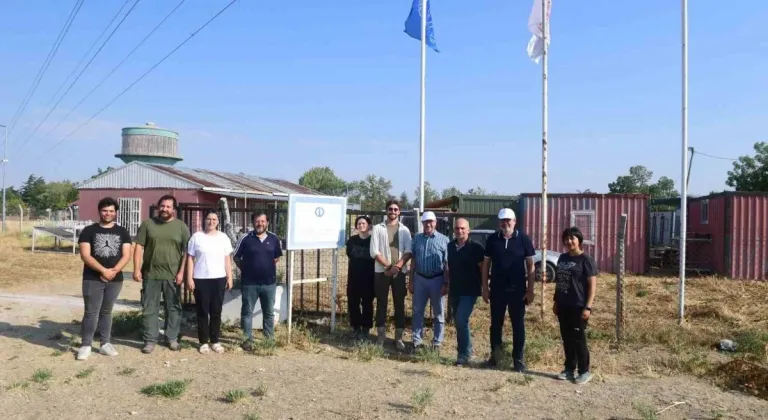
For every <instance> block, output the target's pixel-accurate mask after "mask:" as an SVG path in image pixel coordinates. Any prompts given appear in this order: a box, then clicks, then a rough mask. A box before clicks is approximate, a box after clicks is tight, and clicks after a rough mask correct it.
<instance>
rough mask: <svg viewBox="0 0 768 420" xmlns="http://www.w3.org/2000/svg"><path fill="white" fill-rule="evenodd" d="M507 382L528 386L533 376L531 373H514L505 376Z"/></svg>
mask: <svg viewBox="0 0 768 420" xmlns="http://www.w3.org/2000/svg"><path fill="white" fill-rule="evenodd" d="M507 382H509V383H511V384H513V385H520V386H529V385H531V382H533V376H531V375H515V376H510V377H509V378H507Z"/></svg>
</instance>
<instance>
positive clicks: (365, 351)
mask: <svg viewBox="0 0 768 420" xmlns="http://www.w3.org/2000/svg"><path fill="white" fill-rule="evenodd" d="M352 356H353V358H354V359H355V360H359V361H361V362H370V361H371V360H373V359H380V358H384V357H386V353H385V352H384V347H382V346H379V345H377V344H374V343H371V342H368V341H363V342H358V343H356V344H355V347H354V348H353V349H352Z"/></svg>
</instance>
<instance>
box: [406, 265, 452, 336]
mask: <svg viewBox="0 0 768 420" xmlns="http://www.w3.org/2000/svg"><path fill="white" fill-rule="evenodd" d="M413 277H414V278H413V280H411V281H413V320H412V327H413V345H414V346H418V345H420V344H421V333H422V330H423V329H424V310H425V309H426V307H427V300H429V302H430V304H432V316H433V318H432V333H433V334H432V335H433V337H432V344H433V345H435V346H439V345H440V344H441V343H442V342H443V328H444V326H445V316H444V314H443V296H442V295H441V293H440V292H441V289H442V288H443V281H444V280H443V276H437V277H435V278H432V279H426V278H424V277H421V276H420V275H418V274H416V275H414V276H413Z"/></svg>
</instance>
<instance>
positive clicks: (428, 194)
mask: <svg viewBox="0 0 768 420" xmlns="http://www.w3.org/2000/svg"><path fill="white" fill-rule="evenodd" d="M420 193H421V191H420V189H419V187H416V190H415V191H414V192H413V195H414V198H413V207H419V197H421V194H420ZM439 199H440V194H438V192H437V190H435V189H434V188H432V185H430V184H429V181H424V204H428V203H431V202H433V201H435V200H439Z"/></svg>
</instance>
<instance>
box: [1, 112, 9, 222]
mask: <svg viewBox="0 0 768 420" xmlns="http://www.w3.org/2000/svg"><path fill="white" fill-rule="evenodd" d="M0 127H3V128H4V129H5V137H4V138H3V160H2V164H3V227H2V229H3V233H5V232H6V231H7V230H8V225H7V224H6V223H5V167H6V166H8V126H5V125H2V124H0Z"/></svg>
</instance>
